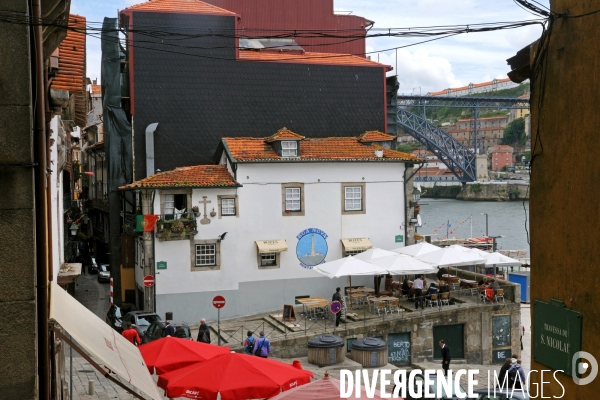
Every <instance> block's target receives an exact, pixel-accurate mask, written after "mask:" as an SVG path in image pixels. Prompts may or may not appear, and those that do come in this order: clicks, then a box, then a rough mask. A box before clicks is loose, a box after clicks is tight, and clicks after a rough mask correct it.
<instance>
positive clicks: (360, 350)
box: [352, 337, 388, 368]
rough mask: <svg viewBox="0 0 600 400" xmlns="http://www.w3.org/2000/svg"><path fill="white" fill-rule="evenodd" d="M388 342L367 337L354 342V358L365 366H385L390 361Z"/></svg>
mask: <svg viewBox="0 0 600 400" xmlns="http://www.w3.org/2000/svg"><path fill="white" fill-rule="evenodd" d="M387 351H388V348H387V342H386V341H385V340H381V339H378V338H370V337H366V338H363V339H358V340H355V341H354V342H352V359H353V360H354V361H356V362H357V363H359V364H360V365H362V366H363V367H365V368H371V367H383V366H384V365H386V364H387V363H388V355H387Z"/></svg>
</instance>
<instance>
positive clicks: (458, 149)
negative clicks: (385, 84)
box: [397, 107, 477, 183]
mask: <svg viewBox="0 0 600 400" xmlns="http://www.w3.org/2000/svg"><path fill="white" fill-rule="evenodd" d="M397 120H398V125H399V126H401V127H402V128H404V130H405V131H406V132H408V134H409V135H411V136H412V137H414V138H415V139H417V140H418V141H419V142H421V143H422V144H423V145H425V146H426V147H427V148H428V149H429V150H431V151H432V152H433V153H434V154H435V155H436V156H437V157H438V158H439V159H440V160H442V162H443V163H444V164H446V166H448V168H449V169H450V171H452V173H453V174H454V175H455V176H456V177H457V178H458V179H459V180H460V181H461V182H463V183H465V182H474V181H476V180H477V166H476V155H475V153H474V152H473V151H471V150H469V149H468V148H466V147H465V146H464V145H463V144H461V143H460V142H459V141H457V140H455V139H454V138H453V137H452V136H451V135H450V134H449V133H447V132H446V131H444V130H443V129H440V128H438V127H437V126H435V125H433V124H431V123H430V122H428V121H427V120H425V119H424V118H421V117H420V116H418V115H416V114H413V113H411V112H409V111H407V110H405V109H403V108H400V107H398V111H397Z"/></svg>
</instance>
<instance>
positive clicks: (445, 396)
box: [406, 375, 487, 400]
mask: <svg viewBox="0 0 600 400" xmlns="http://www.w3.org/2000/svg"><path fill="white" fill-rule="evenodd" d="M428 379H429V380H430V381H431V385H430V386H429V393H434V394H436V395H437V388H438V381H437V375H430V376H429V378H428ZM424 381H425V378H424V377H423V375H416V376H415V382H414V383H415V388H414V390H415V393H418V389H417V385H421V387H423V388H424V385H423V383H424ZM455 390H456V388H455V386H454V385H452V393H446V391H445V390H444V387H443V386H442V392H441V394H442V396H441V397H425V396H422V397H411V396H410V395H409V393H407V395H408V396H407V397H406V400H421V399H425V398H429V399H435V400H458V399H464V398H467V391H466V390H464V389H463V387H462V386H460V385H459V386H458V392H459V393H460V395H461V396H462V397H458V396H457V393H456V392H455ZM422 392H423V393H424V389H423V391H422ZM486 393H487V392H486Z"/></svg>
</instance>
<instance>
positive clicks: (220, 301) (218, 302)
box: [213, 296, 225, 308]
mask: <svg viewBox="0 0 600 400" xmlns="http://www.w3.org/2000/svg"><path fill="white" fill-rule="evenodd" d="M213 306H214V307H215V308H223V307H225V297H223V296H215V298H214V299H213Z"/></svg>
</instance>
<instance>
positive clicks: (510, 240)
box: [418, 198, 529, 255]
mask: <svg viewBox="0 0 600 400" xmlns="http://www.w3.org/2000/svg"><path fill="white" fill-rule="evenodd" d="M419 203H420V204H421V211H420V215H421V221H422V224H423V226H422V227H419V228H418V232H419V233H420V234H432V233H435V234H437V236H434V237H433V239H441V238H445V237H446V232H447V229H446V228H447V226H446V225H448V221H450V224H449V225H450V227H449V229H448V237H449V238H450V239H452V238H469V237H477V236H484V235H485V215H481V214H482V213H487V214H488V232H489V235H490V236H499V235H504V237H503V238H499V239H497V240H496V243H497V244H498V246H497V248H498V249H500V250H527V254H528V255H529V244H528V241H527V231H526V229H525V224H526V221H527V230H529V202H528V201H526V202H525V210H524V209H523V202H522V201H498V202H487V201H485V202H484V201H462V200H452V199H428V198H423V199H421V201H420V202H419ZM471 221H472V222H473V230H472V234H471Z"/></svg>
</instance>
